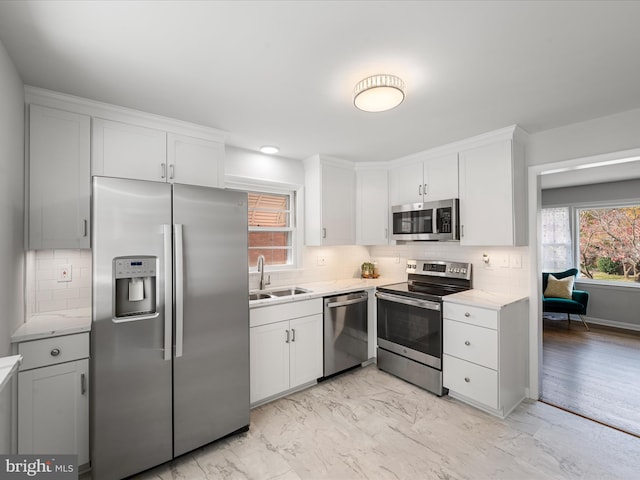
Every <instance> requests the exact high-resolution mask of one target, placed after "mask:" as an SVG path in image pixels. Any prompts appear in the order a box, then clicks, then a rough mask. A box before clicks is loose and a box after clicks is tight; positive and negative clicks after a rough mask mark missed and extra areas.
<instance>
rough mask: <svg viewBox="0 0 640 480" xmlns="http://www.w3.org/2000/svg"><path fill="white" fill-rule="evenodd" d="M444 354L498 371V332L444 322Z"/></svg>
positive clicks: (460, 323)
mask: <svg viewBox="0 0 640 480" xmlns="http://www.w3.org/2000/svg"><path fill="white" fill-rule="evenodd" d="M442 338H443V342H444V353H446V354H448V355H453V356H454V357H458V358H461V359H463V360H468V361H470V362H473V363H477V364H478V365H482V366H483V367H487V368H492V369H494V370H497V369H498V332H497V330H491V329H489V328H484V327H476V326H475V325H469V324H467V323H462V322H456V321H454V320H449V319H445V320H444V332H443V334H442Z"/></svg>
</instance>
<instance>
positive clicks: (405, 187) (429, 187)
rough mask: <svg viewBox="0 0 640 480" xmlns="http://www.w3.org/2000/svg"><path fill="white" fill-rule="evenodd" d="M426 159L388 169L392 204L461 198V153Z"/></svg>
mask: <svg viewBox="0 0 640 480" xmlns="http://www.w3.org/2000/svg"><path fill="white" fill-rule="evenodd" d="M425 156H426V154H424V153H423V154H420V155H416V156H414V157H413V158H414V159H415V160H416V162H415V163H413V162H412V163H408V164H404V165H399V166H396V167H393V168H391V169H390V170H389V196H390V198H389V200H390V205H392V206H393V205H403V204H407V203H420V202H430V201H437V200H446V199H449V198H458V154H457V153H456V152H454V153H449V154H443V155H438V156H430V158H423V159H422V160H420V158H421V157H425Z"/></svg>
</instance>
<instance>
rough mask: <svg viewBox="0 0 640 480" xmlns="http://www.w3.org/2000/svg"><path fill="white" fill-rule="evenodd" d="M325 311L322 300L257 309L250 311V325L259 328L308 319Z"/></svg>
mask: <svg viewBox="0 0 640 480" xmlns="http://www.w3.org/2000/svg"><path fill="white" fill-rule="evenodd" d="M323 309H324V305H323V303H322V298H314V299H311V300H302V301H299V302H289V303H279V304H276V305H267V306H264V307H256V308H252V309H250V310H249V325H250V326H251V327H258V326H260V325H267V324H269V323H274V322H281V321H283V320H291V319H292V318H299V317H308V316H309V315H316V314H318V313H322V312H323Z"/></svg>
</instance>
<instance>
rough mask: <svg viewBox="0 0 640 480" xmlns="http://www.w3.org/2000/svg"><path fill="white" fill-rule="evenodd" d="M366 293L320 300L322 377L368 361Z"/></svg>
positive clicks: (367, 297) (348, 294)
mask: <svg viewBox="0 0 640 480" xmlns="http://www.w3.org/2000/svg"><path fill="white" fill-rule="evenodd" d="M368 299H369V296H368V295H367V292H355V293H347V294H343V295H335V296H332V297H325V299H324V371H323V375H324V376H325V377H327V376H329V375H333V374H335V373H338V372H341V371H343V370H346V369H348V368H351V367H355V366H356V365H360V364H361V363H362V362H364V361H366V360H367V358H368V337H367V335H368V333H367V332H368V330H367V312H368V309H367V302H368Z"/></svg>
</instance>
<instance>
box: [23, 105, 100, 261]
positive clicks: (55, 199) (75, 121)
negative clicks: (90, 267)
mask: <svg viewBox="0 0 640 480" xmlns="http://www.w3.org/2000/svg"><path fill="white" fill-rule="evenodd" d="M29 113H30V115H29V176H28V189H29V210H28V211H29V220H28V222H29V235H28V248H29V249H30V250H36V249H45V248H46V249H51V248H89V191H90V177H89V163H90V160H89V155H90V147H89V145H90V117H89V116H87V115H80V114H76V113H71V112H66V111H62V110H57V109H53V108H47V107H42V106H39V105H30V106H29Z"/></svg>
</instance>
